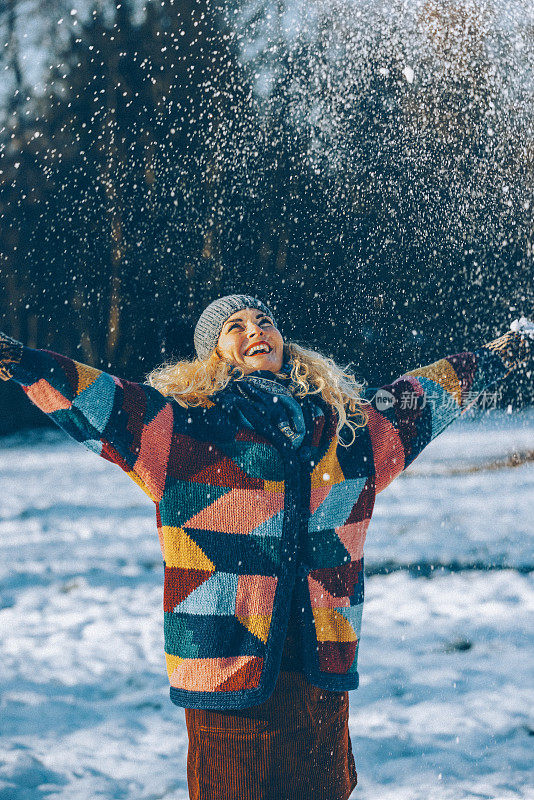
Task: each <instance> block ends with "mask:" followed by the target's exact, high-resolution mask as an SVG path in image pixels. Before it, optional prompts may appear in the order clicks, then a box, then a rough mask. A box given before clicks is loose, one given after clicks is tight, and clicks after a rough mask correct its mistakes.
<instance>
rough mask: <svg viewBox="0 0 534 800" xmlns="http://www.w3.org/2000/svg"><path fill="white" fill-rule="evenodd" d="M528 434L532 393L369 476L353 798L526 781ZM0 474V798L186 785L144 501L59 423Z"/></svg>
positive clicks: (17, 440) (531, 793) (532, 438)
mask: <svg viewBox="0 0 534 800" xmlns="http://www.w3.org/2000/svg"><path fill="white" fill-rule="evenodd" d="M533 448H534V410H530V411H528V412H522V413H516V414H514V415H511V416H510V415H506V414H503V413H502V412H501V413H492V414H491V415H489V417H485V418H483V419H482V420H477V419H465V418H464V419H463V420H462V421H460V422H457V423H455V424H454V425H453V426H452V427H451V428H449V429H448V431H446V432H445V433H444V434H443V435H442V436H441V437H439V438H438V439H437V440H436V441H435V442H433V443H432V444H431V445H430V446H429V447H428V448H427V450H426V451H425V453H423V454H422V456H420V457H419V458H418V459H417V460H416V462H415V463H414V464H413V465H412V466H411V467H410V468H409V470H407V471H406V473H404V474H403V475H402V476H400V477H399V478H398V479H397V480H396V481H395V482H394V483H393V484H392V485H391V486H390V487H389V488H388V489H387V490H386V491H385V492H384V493H383V494H382V495H380V496H379V498H378V500H377V505H376V509H375V516H374V518H373V521H372V523H371V526H370V529H369V537H368V547H367V550H366V556H367V570H368V574H369V576H368V578H367V583H366V606H365V611H364V621H363V631H362V643H361V646H360V658H359V664H360V676H361V686H360V688H359V689H358V690H357V691H355V692H352V693H351V715H350V729H351V738H352V743H353V750H354V754H355V759H356V766H357V769H358V773H359V780H360V784H359V786H358V788H357V789H356V790H355V792H354V795H353V796H354V798H358V797H359V798H361V800H428V798H429V797H431V798H432V800H471V799H473V800H474V798H477V799H479V798H488V799H490V798H491V799H492V800H508V798H510V799H511V798H526V799H529V798H530V799H534V780H533V779H532V769H531V768H532V763H533V757H532V750H533V748H532V745H533V744H534V738H533V734H534V719H533V718H532V716H531V714H532V709H533V708H534V686H533V684H534V681H533V669H532V663H533V653H532V639H533V635H532V609H533V606H534V588H533V585H532V566H533V561H534V557H533V556H532V534H533V533H534V522H533V518H534V514H533V508H534V463H532V461H530V462H527V463H524V464H522V465H521V466H517V467H499V466H498V464H499V462H500V461H502V460H505V459H506V458H507V457H508V456H510V455H512V454H513V453H514V452H517V453H525V452H527V451H528V450H532V449H533ZM496 463H497V468H491V469H488V466H493V467H495V464H496ZM0 484H1V486H2V492H1V493H0V554H1V557H0V665H1V666H0V800H8V799H9V800H40V799H41V798H47V800H95V799H96V798H103V799H104V798H105V800H122V798H125V799H126V798H127V799H128V800H156V798H163V797H165V798H167V800H185V799H186V798H187V783H186V767H185V763H186V753H187V734H186V729H185V722H184V713H183V710H182V709H179V708H177V707H176V706H173V705H172V704H171V703H170V701H169V699H168V683H167V679H166V673H165V666H164V659H163V630H162V612H161V596H162V572H163V569H162V564H161V552H160V549H159V544H158V541H157V536H156V533H155V515H154V508H153V505H152V503H151V501H150V500H149V499H148V498H147V497H146V496H145V495H144V494H143V492H142V491H141V490H140V489H139V487H137V486H136V485H135V484H134V483H132V482H131V481H129V480H128V479H127V478H126V476H125V475H124V474H123V473H122V472H121V470H120V469H118V468H117V467H115V466H113V465H111V464H109V463H107V462H105V461H104V460H102V459H99V458H98V457H96V456H95V455H94V454H93V453H90V452H87V451H86V450H85V449H84V448H83V447H81V446H80V445H78V444H76V443H74V442H71V441H70V440H68V439H67V438H66V436H65V435H64V434H62V433H61V432H60V431H57V432H56V431H36V432H29V433H24V434H17V435H15V436H11V437H9V438H5V439H3V440H0ZM436 565H437V566H436ZM432 567H434V568H432ZM529 712H530V716H529ZM296 800H305V798H296Z"/></svg>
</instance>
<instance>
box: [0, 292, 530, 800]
mask: <svg viewBox="0 0 534 800" xmlns="http://www.w3.org/2000/svg"><path fill="white" fill-rule="evenodd" d="M529 324H530V325H531V323H527V321H526V320H524V319H522V320H521V321H520V322H519V323H514V326H515V330H514V331H510V332H508V333H506V334H504V336H501V337H500V338H498V339H496V340H494V341H492V342H490V343H488V344H486V345H484V346H483V347H481V348H479V349H477V350H475V351H474V352H464V353H460V354H458V355H453V356H447V357H446V358H443V359H441V360H439V361H436V362H435V363H434V364H431V365H430V366H427V367H423V368H420V369H416V370H412V371H411V372H408V373H406V374H404V375H403V376H401V377H400V378H398V379H397V380H396V381H395V382H394V383H392V384H390V385H388V386H385V387H383V388H382V389H381V390H380V391H379V392H377V393H376V394H375V396H374V398H373V400H372V402H369V401H366V400H364V399H363V397H362V394H361V388H362V387H361V386H360V385H359V384H358V383H357V381H356V380H355V378H354V376H352V375H350V374H348V373H347V372H344V371H343V370H342V369H340V368H339V367H338V366H336V364H334V362H333V361H331V360H330V359H327V358H324V357H323V356H320V355H319V354H317V353H314V352H312V351H310V350H306V349H304V348H302V347H299V346H297V345H295V344H290V343H284V340H283V338H282V335H281V333H280V331H279V329H278V327H277V325H276V321H275V318H274V316H273V314H272V312H271V310H270V309H269V308H268V307H267V306H266V305H265V304H264V303H263V302H261V301H260V300H257V299H256V298H253V297H250V296H247V295H230V296H227V297H223V298H219V299H218V300H216V301H214V302H213V303H212V304H211V305H209V306H208V307H207V308H206V309H205V310H204V312H203V313H202V315H201V317H200V319H199V321H198V323H197V326H196V328H195V334H194V343H195V349H196V353H197V356H198V358H197V359H195V360H194V361H193V362H180V363H178V364H167V365H164V366H163V367H160V368H159V369H156V370H154V371H153V372H152V373H151V374H150V375H149V377H148V381H147V383H144V384H138V383H132V382H130V381H125V380H121V379H119V378H116V377H114V376H112V375H108V374H107V373H104V372H102V371H100V370H97V369H93V368H92V367H88V366H86V365H84V364H80V363H78V362H76V361H73V360H71V359H69V358H66V357H64V356H61V355H58V354H57V353H52V352H48V351H45V350H35V349H32V348H27V347H24V346H23V345H22V344H21V343H20V342H17V341H15V340H13V339H10V338H9V337H8V336H6V335H5V334H0V376H1V377H2V378H3V379H4V380H8V379H10V378H12V379H14V380H15V381H17V382H18V383H19V384H21V385H22V387H23V389H24V391H25V392H26V394H27V395H28V397H30V399H31V400H32V401H33V402H34V403H35V404H36V405H38V406H39V408H41V409H42V410H43V411H44V412H46V413H47V414H48V415H49V416H50V417H51V418H52V419H53V420H54V421H55V422H56V423H57V424H58V425H60V427H62V428H63V429H64V430H65V431H66V432H67V433H68V434H69V435H70V436H72V437H73V438H75V439H76V440H78V441H80V442H82V443H83V444H85V445H86V446H87V447H88V448H89V449H90V450H93V451H94V452H96V453H99V454H100V455H101V456H102V457H103V458H106V459H107V460H109V461H112V462H114V463H115V464H118V465H119V466H120V467H121V468H122V469H123V470H124V471H125V472H126V473H127V474H128V475H129V476H130V477H131V478H132V479H133V480H134V481H135V482H136V483H138V484H139V485H140V486H141V488H142V489H143V490H144V491H145V492H146V493H147V494H148V496H149V497H150V498H151V499H152V500H153V501H154V503H155V506H156V520H157V528H158V534H159V538H160V544H161V549H162V553H163V558H164V566H165V585H164V614H165V620H164V632H165V653H166V660H167V670H168V675H169V680H170V684H171V688H170V694H171V700H172V701H173V702H174V703H175V704H176V705H179V706H183V707H184V708H185V709H186V722H187V728H188V733H189V751H188V761H187V770H188V784H189V792H190V797H191V798H194V799H195V800H197V798H198V800H211V798H217V800H235V799H237V798H239V799H240V800H249V798H250V799H252V798H254V799H255V800H256V799H259V798H262V800H266V799H267V798H276V800H284V799H285V798H287V800H290V799H291V800H307V799H308V798H309V800H311V799H312V798H313V800H323V799H324V800H346V798H348V796H349V795H350V793H351V791H352V789H353V788H354V786H355V785H356V780H357V778H356V771H355V768H354V759H353V757H352V752H351V745H350V738H349V733H348V690H350V689H355V688H356V687H357V685H358V673H357V653H358V645H359V638H360V623H361V614H362V608H363V576H364V572H363V544H364V540H365V534H366V531H367V527H368V525H369V521H370V519H371V515H372V511H373V505H374V499H375V495H376V493H377V492H379V491H381V490H382V489H384V488H385V487H386V486H387V485H388V484H389V483H390V482H391V481H392V480H393V479H394V478H395V477H396V476H397V475H398V474H399V473H400V472H401V471H402V470H403V469H404V468H405V467H407V466H408V465H409V464H410V463H411V462H412V461H413V460H414V458H415V457H416V456H417V455H418V454H419V453H420V452H421V451H422V450H423V448H424V447H425V446H426V445H427V444H428V443H429V442H430V441H431V440H432V439H434V438H435V437H436V436H437V435H438V434H439V433H440V432H441V431H443V430H444V429H445V428H446V427H447V426H448V425H449V424H450V423H451V422H452V421H453V420H454V419H456V418H457V417H458V416H459V415H460V414H461V413H462V412H463V411H464V410H465V408H466V407H467V405H468V402H469V404H472V403H473V402H474V400H475V399H476V397H477V395H478V394H480V393H481V392H483V391H484V390H485V389H486V388H488V387H489V386H490V385H492V384H493V383H494V382H495V381H498V380H501V379H503V378H505V377H506V376H507V375H508V374H509V373H510V372H511V371H512V370H513V369H514V368H516V367H518V366H520V365H526V364H527V361H528V360H529V359H530V358H531V346H530V344H529V342H528V341H527V334H528V330H527V329H528V325H529Z"/></svg>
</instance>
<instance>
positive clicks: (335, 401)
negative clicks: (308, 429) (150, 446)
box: [146, 342, 369, 447]
mask: <svg viewBox="0 0 534 800" xmlns="http://www.w3.org/2000/svg"><path fill="white" fill-rule="evenodd" d="M284 360H285V361H291V362H292V367H291V375H290V377H291V381H292V393H293V394H294V395H295V396H296V397H305V396H306V395H309V394H320V395H321V397H322V398H323V400H324V401H325V402H326V403H328V404H329V405H330V406H332V407H333V409H334V410H335V412H336V414H337V418H338V421H337V426H336V436H337V439H338V442H339V443H340V444H341V445H342V446H344V447H349V446H350V445H351V444H352V443H353V442H354V440H355V438H356V430H357V429H358V428H363V427H365V425H367V421H368V414H367V411H366V410H365V406H367V405H369V401H367V400H365V399H364V398H363V397H361V391H362V389H363V386H364V385H363V384H361V383H358V381H357V380H356V378H355V376H354V375H353V374H352V373H351V372H348V371H347V370H348V367H345V368H343V367H340V366H338V365H337V364H336V363H335V362H334V361H333V359H331V358H328V357H327V356H323V355H321V354H320V353H317V352H316V351H314V350H309V349H308V348H306V347H302V346H301V345H299V344H296V343H295V342H286V343H285V344H284ZM276 374H277V375H283V374H284V373H276ZM243 377H244V373H243V371H242V370H241V369H240V368H239V367H237V366H236V365H234V364H229V363H228V362H227V361H223V360H222V358H221V357H220V356H219V354H218V353H217V350H214V351H213V353H211V355H209V356H208V358H206V359H203V360H200V359H197V358H195V359H193V360H192V361H178V362H166V363H164V364H162V365H161V366H159V367H156V368H155V369H153V370H152V371H151V372H150V373H149V374H148V375H147V379H146V383H148V384H149V386H153V387H154V388H155V389H158V390H159V391H160V392H161V393H162V394H163V395H165V396H172V397H174V399H175V400H176V401H177V402H178V403H179V404H180V405H181V406H183V407H184V408H188V407H195V406H203V407H210V406H213V405H214V403H213V402H212V401H211V400H210V397H212V396H213V395H214V394H216V393H217V392H220V391H222V390H223V389H224V388H226V386H228V384H229V383H230V381H231V380H232V379H234V380H239V379H240V378H243ZM345 427H347V428H349V430H350V431H351V432H352V439H351V441H350V442H344V441H343V440H342V439H341V436H340V431H341V430H342V429H343V428H345Z"/></svg>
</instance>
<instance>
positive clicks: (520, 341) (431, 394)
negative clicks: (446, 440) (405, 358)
mask: <svg viewBox="0 0 534 800" xmlns="http://www.w3.org/2000/svg"><path fill="white" fill-rule="evenodd" d="M531 358H532V344H531V343H529V342H528V341H527V339H526V338H525V337H523V336H522V335H521V334H520V333H514V332H512V331H509V332H507V333H505V334H504V335H503V336H500V337H499V338H498V339H494V340H493V341H491V342H488V343H487V344H485V345H483V346H482V347H480V348H478V349H476V350H474V351H473V352H465V353H457V354H456V355H450V356H445V358H442V359H440V360H439V361H435V362H434V363H433V364H429V365H428V366H426V367H420V368H418V369H414V370H411V371H410V372H406V373H405V374H404V375H401V376H400V378H397V380H395V381H394V382H393V383H391V384H388V385H387V386H382V387H381V388H380V389H378V390H377V391H376V392H375V394H374V396H373V398H372V400H371V405H370V406H368V407H367V411H368V413H369V421H368V428H369V432H370V436H371V442H372V449H373V460H374V470H375V481H376V491H377V492H380V491H382V489H385V488H386V486H388V485H389V484H390V483H391V481H392V480H393V479H394V478H396V477H397V475H399V473H400V472H402V470H404V469H405V468H406V467H407V466H409V464H411V463H412V461H413V460H414V459H415V458H416V457H417V456H418V455H419V453H421V452H422V450H423V449H424V448H425V447H426V446H427V444H429V443H430V442H431V441H432V440H433V439H435V438H436V436H439V434H440V433H442V431H444V430H445V428H447V427H448V426H449V425H450V424H451V422H453V421H454V420H455V419H457V418H458V417H459V416H460V415H461V414H463V413H464V411H466V410H467V409H468V408H469V407H471V406H473V405H474V404H475V403H476V402H477V401H479V399H484V400H485V403H484V405H485V407H486V408H487V407H488V405H489V403H488V402H487V401H488V400H489V401H490V403H491V395H489V396H488V394H487V390H489V389H490V387H494V388H495V384H496V383H497V382H499V381H501V380H503V379H504V378H506V377H507V376H508V375H509V374H510V372H512V371H513V370H515V369H517V368H519V367H521V366H526V365H527V364H528V362H529V361H530V359H531Z"/></svg>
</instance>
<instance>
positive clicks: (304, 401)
mask: <svg viewBox="0 0 534 800" xmlns="http://www.w3.org/2000/svg"><path fill="white" fill-rule="evenodd" d="M290 373H291V365H290V364H288V363H285V364H284V365H283V366H282V374H283V375H284V377H277V376H276V375H275V374H274V373H273V372H269V371H267V370H257V371H256V372H251V373H250V374H249V375H245V376H244V377H243V378H233V379H232V380H231V381H230V383H229V384H228V386H227V387H226V389H225V390H224V391H223V392H222V394H224V395H225V400H227V401H230V404H231V406H232V407H233V409H234V412H235V413H236V415H237V416H238V418H239V419H240V421H241V422H242V423H243V424H245V425H246V426H247V427H250V428H254V429H256V427H257V422H258V421H260V422H261V423H262V425H261V427H262V428H263V427H269V428H271V429H273V428H274V429H275V430H276V431H279V432H280V433H282V434H283V437H280V440H281V441H283V442H284V443H285V444H286V445H287V446H289V447H291V448H294V449H296V448H299V447H301V445H303V444H305V445H306V444H308V443H309V439H310V438H311V434H312V429H313V421H314V419H315V417H316V416H317V415H318V414H321V413H324V411H323V410H322V405H323V402H324V401H322V399H321V400H320V399H319V397H318V396H317V395H307V396H305V397H301V398H300V397H299V398H297V397H295V396H294V395H293V393H292V391H291V390H292V389H293V390H294V388H295V385H294V384H293V382H292V380H291V377H290Z"/></svg>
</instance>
